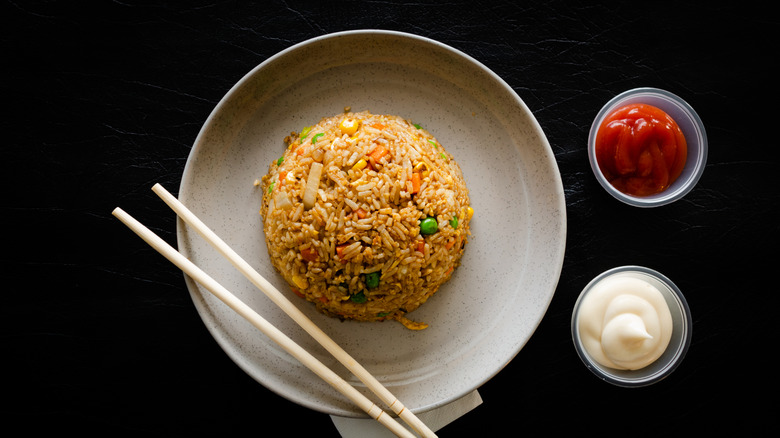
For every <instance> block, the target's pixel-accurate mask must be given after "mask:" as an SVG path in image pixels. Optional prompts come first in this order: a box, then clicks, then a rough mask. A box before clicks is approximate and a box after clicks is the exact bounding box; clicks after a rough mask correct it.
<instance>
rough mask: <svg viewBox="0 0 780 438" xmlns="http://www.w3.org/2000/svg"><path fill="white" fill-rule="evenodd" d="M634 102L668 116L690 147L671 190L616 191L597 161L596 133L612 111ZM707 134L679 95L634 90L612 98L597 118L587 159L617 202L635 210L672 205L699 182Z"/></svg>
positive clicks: (654, 89) (705, 159)
mask: <svg viewBox="0 0 780 438" xmlns="http://www.w3.org/2000/svg"><path fill="white" fill-rule="evenodd" d="M633 103H644V104H648V105H653V106H655V107H657V108H660V109H661V110H663V111H665V112H666V113H667V114H669V115H670V116H671V117H672V118H673V119H674V121H675V122H677V125H678V126H679V127H680V129H681V130H682V132H683V135H684V136H685V140H686V142H687V144H688V159H687V161H686V163H685V167H684V168H683V171H682V173H681V174H680V176H679V178H677V180H675V181H674V182H673V183H672V184H671V185H670V186H669V188H667V189H666V190H664V191H663V192H661V193H657V194H655V195H650V196H632V195H629V194H626V193H623V192H621V191H620V190H618V189H616V188H615V187H614V186H612V184H610V183H609V181H607V178H606V177H605V176H604V174H603V173H602V172H601V169H600V168H599V165H598V162H597V161H596V147H595V143H596V134H597V133H598V129H599V127H600V126H601V123H602V122H603V121H604V119H605V118H606V117H607V116H608V115H609V114H611V113H612V111H614V110H616V109H618V108H620V107H622V106H625V105H630V104H633ZM707 149H708V147H707V132H706V130H705V129H704V123H702V121H701V119H700V118H699V115H698V114H697V113H696V111H694V109H693V108H692V107H691V106H690V105H688V103H687V102H686V101H684V100H683V99H681V98H680V97H679V96H677V95H675V94H672V93H670V92H668V91H665V90H660V89H658V88H649V87H645V88H635V89H633V90H628V91H624V92H623V93H620V94H618V95H617V96H615V97H614V98H612V99H611V100H610V101H609V102H607V104H606V105H604V107H603V108H601V110H600V111H599V113H598V114H597V115H596V118H595V119H594V120H593V125H592V126H591V128H590V133H589V134H588V159H589V160H590V167H591V168H592V169H593V174H594V175H595V176H596V179H597V180H598V181H599V183H600V184H601V186H602V187H603V188H604V190H606V191H607V192H608V193H609V194H610V195H612V196H614V197H615V198H616V199H618V200H620V201H622V202H624V203H626V204H628V205H633V206H635V207H659V206H662V205H666V204H670V203H672V202H674V201H677V200H678V199H681V198H682V197H683V196H685V195H686V194H688V192H690V191H691V190H692V189H693V187H694V186H695V185H696V183H698V182H699V178H701V175H702V173H703V172H704V166H705V164H706V163H707Z"/></svg>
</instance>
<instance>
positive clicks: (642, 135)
mask: <svg viewBox="0 0 780 438" xmlns="http://www.w3.org/2000/svg"><path fill="white" fill-rule="evenodd" d="M687 156H688V147H687V143H686V141H685V136H684V135H683V133H682V130H680V127H679V126H677V122H675V121H674V119H672V118H671V117H670V116H669V115H668V114H666V113H665V112H664V111H663V110H661V109H659V108H656V107H654V106H652V105H647V104H643V103H636V104H631V105H626V106H623V107H621V108H618V109H617V110H615V111H614V112H612V113H611V114H609V115H608V116H607V117H606V118H605V119H604V121H603V122H602V123H601V126H600V127H599V130H598V133H597V135H596V161H597V163H598V165H599V168H600V169H601V172H602V173H603V174H604V177H606V179H607V181H609V182H610V184H612V185H613V186H614V187H615V188H616V189H618V190H620V191H621V192H623V193H626V194H629V195H633V196H648V195H653V194H656V193H660V192H662V191H664V190H666V189H667V188H668V187H669V185H671V184H672V183H673V182H674V181H675V180H676V179H677V177H679V176H680V173H681V172H682V169H683V166H685V160H686V158H687Z"/></svg>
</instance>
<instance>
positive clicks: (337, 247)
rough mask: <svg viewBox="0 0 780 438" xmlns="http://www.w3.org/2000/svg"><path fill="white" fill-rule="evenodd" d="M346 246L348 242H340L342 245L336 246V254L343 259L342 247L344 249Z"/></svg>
mask: <svg viewBox="0 0 780 438" xmlns="http://www.w3.org/2000/svg"><path fill="white" fill-rule="evenodd" d="M347 246H349V244H348V243H344V244H342V245H338V246H336V255H337V256H338V257H339V258H340V259H343V258H344V249H345V248H346V247H347Z"/></svg>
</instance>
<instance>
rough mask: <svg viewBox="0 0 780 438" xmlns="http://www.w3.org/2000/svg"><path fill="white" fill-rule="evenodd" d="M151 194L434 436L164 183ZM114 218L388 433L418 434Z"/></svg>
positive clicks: (189, 266)
mask: <svg viewBox="0 0 780 438" xmlns="http://www.w3.org/2000/svg"><path fill="white" fill-rule="evenodd" d="M152 190H153V191H154V192H155V193H156V194H157V195H158V196H159V197H160V198H162V200H163V201H164V202H165V203H166V204H168V206H169V207H171V209H173V210H174V211H175V212H176V214H177V215H178V216H179V218H181V219H182V220H184V222H185V223H186V224H188V225H189V226H191V227H192V228H194V229H195V230H196V231H197V232H198V233H199V234H200V235H201V236H202V237H203V238H204V239H205V240H206V241H207V242H208V243H209V244H211V245H212V246H213V247H214V248H215V249H216V250H217V251H219V252H220V253H221V254H222V255H223V256H224V257H226V258H227V259H228V260H229V261H230V262H231V263H232V264H233V266H235V267H236V268H237V269H238V270H239V271H241V273H242V274H244V276H246V277H247V278H248V279H249V280H250V281H251V282H252V283H253V284H254V285H255V286H256V287H257V288H259V289H260V290H261V291H263V292H264V293H265V294H266V295H267V296H268V297H269V298H270V299H271V300H272V301H273V302H274V303H275V304H276V305H278V306H279V307H280V308H281V309H282V310H283V311H284V312H285V313H286V314H287V315H289V316H290V317H291V318H292V319H293V320H295V321H296V322H297V323H298V324H299V325H300V326H301V327H302V328H303V329H304V330H306V332H307V333H309V334H310V335H311V336H312V337H314V338H315V339H316V340H317V341H318V342H319V343H320V344H321V345H322V346H323V347H324V348H325V349H326V350H328V352H330V353H331V354H332V355H333V356H334V357H336V359H338V360H339V362H341V363H342V364H343V365H344V366H346V367H347V368H348V369H349V370H350V371H351V372H352V373H353V374H354V375H355V376H357V377H358V378H359V379H360V380H361V381H362V382H363V383H364V384H365V385H366V387H368V388H369V389H370V390H371V391H372V392H373V393H374V394H376V395H377V396H378V397H379V398H380V399H381V400H382V402H383V403H385V404H386V405H387V406H388V407H389V408H390V409H392V410H393V411H394V412H395V413H396V414H397V415H398V417H400V418H401V419H402V420H404V421H405V422H406V423H407V424H408V425H409V426H410V427H411V428H412V429H413V430H414V431H415V432H417V433H418V434H420V435H421V436H423V437H426V438H433V437H436V434H434V433H433V431H431V429H430V428H428V427H427V426H426V425H425V424H424V423H423V422H422V421H421V420H420V419H419V418H418V417H417V416H415V415H414V414H413V413H412V411H410V410H409V409H406V407H405V406H404V405H403V404H402V403H401V402H400V401H399V400H398V399H397V398H396V397H395V396H394V395H393V394H391V393H390V391H388V390H387V388H385V387H384V386H383V385H382V384H381V383H380V382H379V381H378V380H377V379H376V378H375V377H374V376H373V375H371V374H370V373H369V372H368V371H367V370H366V369H365V368H363V367H362V366H361V365H360V364H359V363H358V362H357V361H356V360H355V359H353V358H352V357H351V356H350V355H349V354H348V353H347V352H346V351H344V350H343V349H342V348H341V347H340V346H339V345H338V344H336V343H335V342H334V341H333V340H332V339H331V338H330V337H329V336H328V335H327V334H325V332H323V331H322V330H321V329H320V328H319V327H317V326H316V325H315V324H314V323H313V322H312V321H311V320H310V319H309V318H308V317H307V316H306V315H304V314H303V312H301V311H300V310H299V309H298V308H297V307H295V306H294V305H293V304H292V303H291V302H290V301H289V300H288V299H287V298H286V297H285V296H284V295H282V294H281V292H279V290H278V289H276V288H275V287H274V286H273V285H272V284H271V283H269V282H268V281H267V280H266V279H265V278H263V277H262V276H261V275H260V274H259V273H258V272H257V271H255V270H254V269H253V268H252V267H251V266H250V265H249V264H248V263H247V262H246V261H245V260H244V259H242V258H241V257H240V256H239V255H238V254H237V253H236V252H235V251H233V250H232V249H231V248H230V247H229V246H228V245H227V244H226V243H225V242H224V241H223V240H222V239H220V238H219V236H217V235H216V234H215V233H214V232H213V231H211V230H210V229H209V228H208V227H207V226H206V225H205V224H204V223H203V222H201V220H200V219H198V218H197V217H196V216H195V214H193V213H192V212H191V211H190V210H189V209H188V208H187V207H185V206H184V204H182V203H181V202H180V201H179V200H178V199H176V197H174V196H173V195H171V194H170V193H169V192H168V191H167V190H165V189H164V188H163V187H162V186H161V185H160V184H155V185H154V187H152ZM112 214H113V215H114V216H115V217H117V218H118V219H119V220H121V221H122V222H123V223H124V224H125V225H127V226H128V227H129V228H130V229H131V230H133V231H134V232H135V233H136V234H137V235H138V236H139V237H141V238H142V239H143V240H144V241H146V243H148V244H149V245H150V246H152V247H153V248H154V249H156V250H157V251H158V252H159V253H160V254H162V255H163V256H164V257H165V258H167V259H168V260H169V261H171V262H172V263H173V264H174V265H176V266H177V267H179V268H180V269H181V270H182V271H184V273H186V274H187V275H189V276H190V277H191V278H192V279H193V280H195V281H196V282H198V283H199V284H201V285H202V286H203V287H205V288H206V289H207V290H209V292H211V293H212V294H214V296H216V297H217V298H219V299H220V300H221V301H222V302H224V303H225V304H227V305H228V306H229V307H230V308H231V309H233V310H234V311H235V312H236V313H238V314H239V315H241V316H242V317H244V318H245V319H246V320H247V321H249V322H250V323H252V325H254V326H255V327H256V328H258V329H259V330H260V331H262V332H263V333H264V334H265V335H266V336H268V337H269V338H271V340H273V341H274V342H276V343H277V344H278V345H279V346H280V347H282V348H283V349H284V350H285V351H287V352H288V353H289V354H291V355H292V356H293V357H295V358H296V359H298V360H299V361H300V362H301V363H303V364H304V365H305V366H306V367H308V368H309V369H310V370H311V371H313V372H314V373H315V374H317V375H318V376H319V377H320V378H322V379H323V380H325V381H326V382H327V383H328V384H330V385H331V386H333V387H334V388H335V389H337V390H338V391H339V392H341V393H342V394H343V395H345V396H346V397H347V398H349V399H350V400H351V401H352V402H354V403H355V404H356V405H357V406H358V407H360V408H361V409H362V410H363V411H364V412H366V413H367V414H368V415H369V416H370V417H371V418H374V419H375V420H377V421H379V422H380V423H381V424H382V425H384V426H385V427H387V428H388V429H390V431H392V432H393V433H394V434H395V435H397V436H399V437H411V438H414V435H413V434H411V433H410V432H409V430H408V429H406V428H405V427H403V426H401V424H399V423H398V422H397V421H395V419H394V418H393V417H392V416H390V415H389V414H387V413H386V412H385V411H384V410H382V409H381V408H379V407H378V406H377V405H376V404H374V403H373V402H372V401H371V400H369V399H368V398H367V397H366V396H364V395H363V394H362V393H360V392H359V391H357V390H356V389H355V388H354V387H352V386H351V385H350V384H349V383H347V382H346V381H345V380H344V379H342V378H341V377H339V376H338V375H337V374H336V373H334V372H333V371H332V370H330V369H329V368H328V367H326V366H325V365H324V364H323V363H322V362H320V361H319V360H317V358H315V357H314V356H312V355H311V354H310V353H309V352H307V351H306V350H305V349H303V348H302V347H301V346H300V345H298V344H296V343H295V342H294V341H293V340H292V339H290V338H289V337H288V336H286V335H285V334H284V333H282V332H281V331H280V330H279V329H277V328H276V327H275V326H273V325H272V324H270V323H269V322H268V321H266V320H265V319H264V318H263V317H261V316H260V315H259V314H257V312H255V311H254V310H253V309H252V308H250V307H249V306H248V305H246V304H245V303H243V302H242V301H240V300H239V299H238V298H237V297H236V296H234V295H233V294H232V293H230V291H228V290H227V289H225V287H223V286H222V285H220V284H219V283H218V282H217V281H216V280H214V279H213V278H212V277H210V276H209V275H208V274H206V273H205V272H204V271H203V270H201V269H200V268H198V267H197V266H196V265H195V264H194V263H192V262H191V261H190V260H189V259H187V258H186V257H185V256H184V255H183V254H181V253H180V252H179V251H177V250H175V249H174V248H173V247H171V246H170V245H169V244H168V243H167V242H165V241H164V240H163V239H161V238H160V237H159V236H157V235H156V234H154V233H153V232H152V231H151V230H149V229H148V228H147V227H145V226H144V225H143V224H141V223H140V222H138V221H137V220H136V219H134V218H133V217H131V216H130V215H129V214H127V213H126V212H124V211H123V210H122V209H121V208H118V207H117V208H115V209H114V211H113V212H112Z"/></svg>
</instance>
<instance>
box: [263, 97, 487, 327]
mask: <svg viewBox="0 0 780 438" xmlns="http://www.w3.org/2000/svg"><path fill="white" fill-rule="evenodd" d="M285 143H286V144H287V149H286V150H285V151H284V153H283V155H282V156H281V157H280V158H278V159H276V160H274V161H273V162H271V163H270V166H269V170H268V173H267V174H266V175H265V176H264V177H263V178H262V180H258V185H260V186H261V187H262V205H261V209H260V214H261V215H262V218H263V231H264V233H265V241H266V244H267V247H268V253H269V256H270V259H271V261H272V263H273V265H274V267H275V268H276V269H277V270H278V272H279V273H280V274H281V275H282V276H283V277H284V279H285V280H286V281H287V282H288V283H289V284H290V286H291V288H292V290H293V292H294V293H295V294H297V295H298V296H300V297H302V298H304V299H306V300H307V301H310V302H311V303H313V304H314V305H315V306H316V307H317V309H318V310H319V311H320V312H322V313H324V314H326V315H330V316H333V317H337V318H341V319H344V320H357V321H384V320H396V321H399V322H401V323H403V324H404V325H405V326H406V327H408V328H410V329H415V330H419V329H424V328H426V327H427V324H426V323H424V322H416V321H413V320H412V319H410V318H409V317H407V313H409V312H412V311H413V310H415V309H417V308H418V307H419V306H420V305H422V304H423V303H425V302H426V301H427V300H428V299H429V298H430V297H431V296H432V295H433V294H434V293H435V292H436V291H437V290H438V289H439V287H440V286H441V285H442V284H443V283H445V282H446V281H447V280H448V279H449V278H450V277H451V275H452V273H453V270H454V269H455V268H457V267H458V266H459V265H460V261H461V257H462V255H463V252H464V249H465V245H466V243H467V238H468V237H469V235H470V231H469V222H470V221H471V217H472V214H473V210H472V208H471V207H470V201H469V194H468V189H467V188H466V183H465V181H464V178H463V173H462V171H461V168H460V167H459V165H458V163H457V162H456V161H455V159H454V158H453V156H452V155H451V154H450V153H448V152H447V151H446V150H445V149H444V147H443V146H442V144H441V143H439V141H438V140H437V139H436V138H435V137H434V136H433V135H431V133H429V132H428V131H427V130H426V129H424V128H423V127H421V126H419V125H417V124H414V123H412V122H410V121H408V120H406V119H404V118H401V117H399V116H394V115H374V114H371V113H370V112H369V111H363V112H354V113H353V112H351V111H349V109H348V108H347V109H345V112H344V113H343V114H339V115H336V116H332V117H325V118H323V119H322V120H320V122H319V123H317V124H315V125H313V126H309V127H305V128H303V129H302V130H301V131H300V132H293V133H291V134H290V136H288V137H287V138H285Z"/></svg>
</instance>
